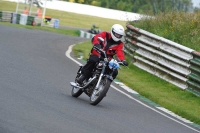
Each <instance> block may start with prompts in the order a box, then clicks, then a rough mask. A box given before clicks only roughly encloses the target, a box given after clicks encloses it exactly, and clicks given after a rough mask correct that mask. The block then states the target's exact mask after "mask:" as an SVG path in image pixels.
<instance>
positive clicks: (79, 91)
mask: <svg viewBox="0 0 200 133" xmlns="http://www.w3.org/2000/svg"><path fill="white" fill-rule="evenodd" d="M80 76H81V75H78V76H77V77H76V79H77V78H79V77H80ZM75 82H76V80H75ZM82 93H83V91H82V89H80V88H77V87H72V91H71V95H72V96H73V97H79V96H80V95H81V94H82Z"/></svg>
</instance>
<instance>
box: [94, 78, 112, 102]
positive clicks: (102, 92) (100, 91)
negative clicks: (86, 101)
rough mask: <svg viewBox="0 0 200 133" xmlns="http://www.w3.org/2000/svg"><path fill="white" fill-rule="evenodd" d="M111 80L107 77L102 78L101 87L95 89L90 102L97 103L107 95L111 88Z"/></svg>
mask: <svg viewBox="0 0 200 133" xmlns="http://www.w3.org/2000/svg"><path fill="white" fill-rule="evenodd" d="M111 82H112V81H111V80H109V79H107V78H105V79H102V80H101V82H100V84H99V88H97V89H94V91H93V92H92V95H91V96H90V104H91V105H97V104H98V103H99V102H101V100H102V99H103V98H104V97H105V96H106V93H107V92H108V89H109V88H110V84H111Z"/></svg>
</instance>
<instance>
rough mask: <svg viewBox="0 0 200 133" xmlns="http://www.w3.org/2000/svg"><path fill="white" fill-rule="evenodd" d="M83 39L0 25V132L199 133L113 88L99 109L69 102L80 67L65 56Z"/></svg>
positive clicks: (80, 100) (83, 100)
mask: <svg viewBox="0 0 200 133" xmlns="http://www.w3.org/2000/svg"><path fill="white" fill-rule="evenodd" d="M86 40H87V39H84V38H80V37H72V36H66V35H61V34H56V33H50V32H46V31H40V30H29V29H24V28H15V27H8V26H4V25H1V24H0V64H1V65H0V133H79V132H81V133H196V132H197V131H195V130H192V129H191V128H188V127H186V125H187V124H186V125H184V124H182V122H181V121H179V120H177V121H178V122H177V121H174V120H172V119H169V118H167V117H166V116H163V115H161V114H160V113H158V112H155V111H154V109H151V108H154V107H151V108H150V107H149V106H144V105H143V104H141V103H140V102H138V101H136V100H133V99H131V98H129V97H127V96H126V95H124V94H122V93H120V92H119V91H116V90H115V89H113V88H110V90H109V91H108V94H107V96H106V98H105V99H103V101H102V102H101V103H100V104H98V105H97V106H92V105H90V104H89V97H87V96H86V95H85V94H82V95H81V96H80V97H79V98H74V97H72V96H71V86H70V84H69V82H71V81H74V78H75V76H76V72H77V70H78V68H79V66H78V65H77V64H76V63H75V62H73V61H72V60H71V59H69V58H67V57H66V56H65V52H66V51H67V50H68V47H69V46H70V45H72V44H77V43H79V42H83V41H86ZM71 56H72V57H74V55H73V54H71ZM74 58H75V57H74ZM115 86H116V85H115ZM116 87H118V86H116ZM118 88H119V89H120V90H122V88H120V87H118ZM122 91H123V90H122ZM130 97H134V96H130ZM135 98H136V97H135ZM136 99H137V98H136ZM173 119H176V118H173Z"/></svg>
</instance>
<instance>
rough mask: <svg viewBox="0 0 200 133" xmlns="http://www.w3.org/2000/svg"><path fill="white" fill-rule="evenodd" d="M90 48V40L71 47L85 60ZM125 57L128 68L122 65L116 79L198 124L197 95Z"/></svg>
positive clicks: (199, 114) (198, 105)
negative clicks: (149, 71) (145, 69)
mask: <svg viewBox="0 0 200 133" xmlns="http://www.w3.org/2000/svg"><path fill="white" fill-rule="evenodd" d="M91 48H92V45H91V43H90V41H88V42H83V43H81V44H77V45H76V46H74V47H73V51H74V53H75V54H76V55H77V56H79V54H78V53H80V52H81V53H83V56H84V58H83V59H84V60H86V59H87V58H88V54H89V53H90V49H91ZM126 58H127V60H128V61H129V64H130V65H129V66H128V67H129V69H127V68H123V67H122V69H121V70H119V75H118V76H117V79H118V80H120V81H121V82H123V83H125V84H126V85H127V86H129V87H130V88H133V89H134V90H135V91H137V92H138V93H140V94H141V95H142V96H144V97H146V98H148V99H150V100H152V101H154V102H155V103H157V104H159V105H161V106H162V107H165V108H167V109H169V110H170V111H172V112H174V113H176V114H177V115H180V116H182V117H184V118H186V119H188V120H190V121H192V122H194V123H196V124H200V117H199V116H200V112H199V110H200V99H199V97H197V96H195V95H194V94H192V93H190V92H187V91H183V90H181V89H180V88H178V87H176V86H174V85H172V84H170V83H168V82H166V81H164V80H162V79H160V78H158V77H156V76H154V75H152V74H149V73H148V72H145V71H143V70H141V69H140V68H138V67H136V66H134V65H133V64H132V63H130V62H131V60H130V58H128V57H126ZM126 79H129V80H126Z"/></svg>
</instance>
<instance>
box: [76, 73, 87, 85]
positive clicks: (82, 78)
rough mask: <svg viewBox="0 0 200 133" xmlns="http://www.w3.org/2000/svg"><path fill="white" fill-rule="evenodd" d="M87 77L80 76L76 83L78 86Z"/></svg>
mask: <svg viewBox="0 0 200 133" xmlns="http://www.w3.org/2000/svg"><path fill="white" fill-rule="evenodd" d="M86 78H87V77H86V76H84V75H81V76H80V77H79V78H78V79H77V80H76V81H77V83H78V84H79V85H82V84H83V81H84V80H85V79H86Z"/></svg>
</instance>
